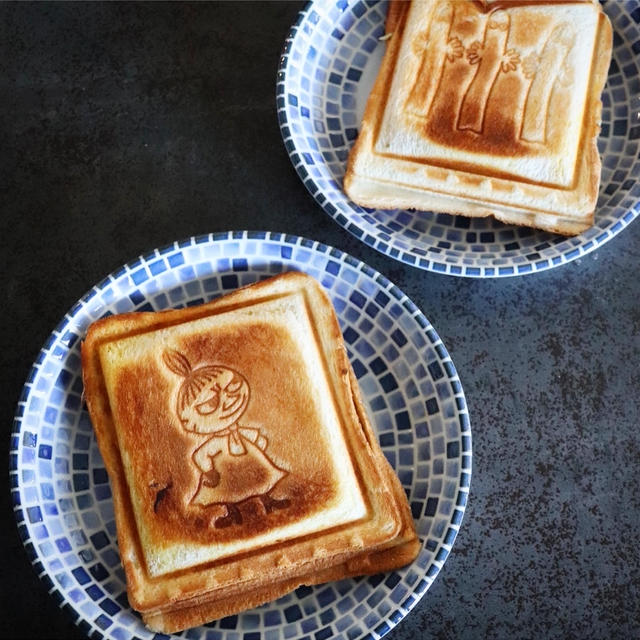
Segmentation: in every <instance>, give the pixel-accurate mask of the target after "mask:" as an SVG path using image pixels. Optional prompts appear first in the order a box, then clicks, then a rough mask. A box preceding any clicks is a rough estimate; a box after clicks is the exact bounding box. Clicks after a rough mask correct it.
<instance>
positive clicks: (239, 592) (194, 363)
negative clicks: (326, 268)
mask: <svg viewBox="0 0 640 640" xmlns="http://www.w3.org/2000/svg"><path fill="white" fill-rule="evenodd" d="M307 323H310V324H308V325H307ZM310 338H311V340H310ZM82 362H83V379H84V384H85V397H86V400H87V406H88V409H89V412H90V415H91V418H92V421H93V423H94V428H95V431H96V436H97V440H98V444H99V446H100V450H101V452H102V455H103V458H104V461H105V467H106V468H107V471H108V473H109V476H110V479H111V483H112V488H113V495H114V508H115V515H116V524H117V528H118V540H119V546H120V552H121V557H122V562H123V565H124V568H125V573H126V576H127V589H128V596H129V600H130V602H131V604H132V606H133V607H134V608H136V609H137V610H139V611H141V612H143V614H144V616H145V620H147V621H148V622H149V624H150V625H152V626H154V628H156V627H157V628H158V629H159V630H160V629H165V627H166V628H167V629H169V627H170V628H171V629H172V630H175V629H176V628H177V627H175V625H176V624H178V625H181V624H182V622H180V621H186V622H188V621H190V620H200V621H202V620H205V619H208V616H210V615H211V614H210V612H213V611H219V612H222V613H220V615H227V613H229V612H230V611H231V608H233V607H236V606H240V605H241V606H242V607H243V608H244V606H245V605H246V606H253V604H257V603H258V602H259V601H262V600H261V598H264V599H265V600H268V599H271V597H272V596H273V597H277V596H278V595H281V594H282V593H285V592H286V591H288V590H290V589H292V588H295V586H298V585H299V584H304V583H305V581H311V582H314V581H318V580H319V579H321V577H322V576H325V575H326V576H335V577H340V576H345V575H355V573H367V572H371V571H377V570H384V569H387V568H391V567H393V566H399V564H406V563H407V562H410V561H411V560H412V559H413V557H415V554H417V551H418V546H419V545H418V544H417V538H416V536H415V529H414V528H413V523H412V520H411V516H410V513H409V510H408V505H407V501H406V498H405V496H404V493H403V492H402V489H401V488H400V486H399V483H398V481H397V478H395V474H394V473H393V471H392V470H391V468H390V467H389V465H388V463H387V462H386V460H385V459H384V456H383V455H382V452H381V451H380V449H379V447H378V445H377V442H376V441H375V438H374V437H373V432H372V431H371V427H370V425H369V424H368V421H367V419H366V414H365V412H364V409H363V408H362V405H361V401H360V399H359V391H358V389H357V385H356V384H355V379H354V378H353V374H352V372H351V367H350V365H349V362H348V359H347V356H346V351H345V349H344V345H343V344H342V338H341V333H340V328H339V326H338V323H337V319H336V317H335V313H334V311H333V308H332V307H331V303H330V301H329V300H328V298H327V296H326V294H325V293H324V291H323V290H322V288H321V287H320V286H319V285H318V284H317V283H316V282H315V281H314V280H313V279H312V278H310V277H308V276H305V275H303V274H298V273H289V274H284V275H282V276H279V277H276V278H273V279H271V280H269V281H267V282H263V283H260V284H257V285H254V286H252V287H248V288H245V289H241V290H238V291H236V292H234V293H232V294H230V295H228V296H226V297H224V298H220V299H218V300H216V301H213V302H211V303H208V304H205V305H202V306H200V307H192V308H187V309H180V310H171V311H164V312H158V313H133V314H125V315H121V316H112V317H110V318H107V319H104V320H101V321H99V322H96V323H94V325H92V326H91V327H90V329H89V332H88V334H87V338H86V340H85V341H84V343H83V345H82ZM305 394H311V395H305ZM323 394H324V395H323ZM327 394H329V395H327ZM214 396H215V397H214ZM316 398H317V399H316ZM196 409H197V410H196ZM332 425H333V426H332ZM342 439H343V440H342ZM340 441H342V442H343V444H342V445H340V444H339V442H340ZM345 446H346V448H344V447H345ZM345 456H346V457H345ZM339 460H342V462H339ZM335 465H337V466H335ZM334 466H335V469H334ZM338 468H339V469H340V470H341V471H340V473H338V472H337V469H338ZM291 585H293V586H291ZM285 587H286V591H283V589H285ZM232 602H235V603H240V604H239V605H238V604H236V605H233V607H232V605H231V604H230V603H232ZM242 603H245V604H242ZM247 603H248V604H247ZM238 610H240V609H237V608H236V609H235V611H238ZM203 616H204V617H203Z"/></svg>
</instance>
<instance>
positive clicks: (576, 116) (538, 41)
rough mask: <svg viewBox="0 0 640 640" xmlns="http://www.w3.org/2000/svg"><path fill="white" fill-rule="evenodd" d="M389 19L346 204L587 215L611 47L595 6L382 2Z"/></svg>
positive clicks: (547, 220) (521, 219)
mask: <svg viewBox="0 0 640 640" xmlns="http://www.w3.org/2000/svg"><path fill="white" fill-rule="evenodd" d="M387 29H388V32H389V33H391V38H390V39H389V41H388V44H387V50H386V52H385V56H384V58H383V62H382V66H381V68H380V71H379V74H378V77H377V79H376V82H375V84H374V87H373V90H372V92H371V94H370V96H369V100H368V102H367V106H366V110H365V115H364V119H363V122H362V127H361V130H360V134H359V136H358V139H357V141H356V144H355V145H354V147H353V149H352V151H351V154H350V156H349V161H348V165H347V171H346V176H345V181H344V186H345V191H346V193H347V194H348V195H349V197H350V198H351V199H352V200H353V201H354V202H356V203H357V204H360V205H362V206H367V207H379V208H383V209H385V208H398V207H400V208H417V209H422V210H432V211H440V212H447V213H459V214H463V215H467V216H487V215H493V216H495V217H496V218H498V219H499V220H502V221H504V222H507V223H512V224H520V225H527V226H532V227H537V228H540V229H545V230H548V231H553V232H558V233H563V234H566V235H572V234H576V233H579V232H581V231H583V230H585V229H587V228H588V227H589V226H591V225H592V224H593V215H594V209H595V205H596V200H597V196H598V185H599V181H600V169H601V165H600V157H599V155H598V149H597V137H598V134H599V131H600V114H601V108H602V105H601V102H600V94H601V92H602V89H603V87H604V83H605V81H606V77H607V71H608V68H609V62H610V59H611V46H612V32H611V24H610V22H609V19H608V18H607V16H606V15H605V14H604V12H603V11H602V9H601V7H600V5H599V4H598V3H597V2H591V1H585V2H575V1H574V2H562V1H558V2H553V1H544V2H535V1H531V0H529V1H525V0H517V1H504V0H494V1H485V2H471V1H467V0H464V1H459V0H424V1H420V2H412V3H409V2H401V1H397V0H392V2H391V3H390V8H389V15H388V20H387Z"/></svg>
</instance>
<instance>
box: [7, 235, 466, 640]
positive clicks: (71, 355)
mask: <svg viewBox="0 0 640 640" xmlns="http://www.w3.org/2000/svg"><path fill="white" fill-rule="evenodd" d="M288 270H300V271H305V272H307V273H309V274H310V275H312V276H314V277H315V278H316V279H318V280H319V281H320V282H321V283H322V284H323V285H324V287H325V288H326V290H327V291H328V293H329V295H330V296H331V299H332V301H333V304H334V306H335V308H336V311H337V314H338V318H339V321H340V324H341V328H342V331H343V334H344V338H345V342H346V345H347V350H348V352H349V357H350V359H351V362H352V364H353V367H354V371H355V373H356V375H357V377H358V380H359V384H360V386H361V389H362V392H363V396H364V399H365V405H366V406H367V407H368V410H369V414H370V416H371V420H372V424H373V425H374V428H375V429H376V432H377V434H378V438H379V440H380V443H381V445H382V448H383V451H384V453H385V455H386V457H387V458H388V459H389V461H390V462H391V464H392V465H393V466H394V467H395V469H396V471H397V473H398V475H399V477H400V480H401V482H402V484H403V486H404V488H405V490H406V492H407V495H408V497H409V501H410V505H411V510H412V512H413V516H414V518H415V521H416V523H417V529H418V534H419V536H420V539H421V541H422V550H421V551H420V554H419V556H418V558H417V559H416V561H415V562H414V563H413V564H412V565H410V566H408V567H406V568H404V569H402V570H399V571H394V572H391V573H387V574H381V575H377V576H372V577H363V578H358V579H349V580H343V581H341V582H335V583H330V584H326V585H320V586H316V587H310V588H308V587H305V588H300V589H298V590H297V591H295V592H294V593H292V594H290V595H287V596H285V597H284V598H281V599H280V600H278V601H276V602H272V603H269V604H266V605H263V606H262V607H259V608H257V609H254V610H252V611H249V612H246V613H243V614H240V615H238V616H231V617H228V618H225V619H223V620H219V621H217V622H214V623H211V624H208V625H206V626H204V627H200V628H196V629H191V630H189V631H185V632H182V633H181V634H178V637H182V638H189V639H191V640H200V639H202V640H205V639H206V640H239V639H240V638H242V639H243V640H244V639H247V638H251V639H252V640H279V639H285V638H294V637H295V638H306V639H309V640H323V639H326V638H344V639H345V640H346V639H349V640H354V639H356V638H379V637H381V636H383V635H384V634H385V633H386V632H387V631H389V629H391V628H392V627H394V626H395V625H396V624H397V623H398V622H399V621H400V620H401V619H402V618H403V617H404V616H405V615H406V614H407V613H408V612H409V611H410V610H411V609H412V608H413V607H414V606H415V604H416V603H417V602H418V600H419V599H420V597H421V596H422V595H424V593H425V592H426V591H427V589H428V588H429V586H430V585H431V583H432V581H433V580H434V578H435V577H436V575H437V574H438V572H439V571H440V569H441V568H442V565H443V563H444V561H445V559H446V558H447V556H448V554H449V552H450V550H451V546H452V544H453V542H454V539H455V537H456V534H457V532H458V529H459V527H460V523H461V521H462V516H463V513H464V509H465V505H466V502H467V496H468V492H469V483H470V478H471V430H470V425H469V418H468V413H467V409H466V404H465V398H464V393H463V390H462V386H461V384H460V380H459V379H458V375H457V373H456V370H455V368H454V365H453V363H452V362H451V359H450V357H449V355H448V354H447V351H446V349H445V347H444V345H443V344H442V341H441V340H440V338H439V337H438V335H437V333H436V332H435V330H434V329H433V328H432V327H431V325H430V324H429V322H428V321H427V319H426V318H425V317H424V315H423V314H422V313H421V311H420V310H419V309H418V308H417V307H416V306H415V304H413V303H412V302H411V300H409V299H408V298H407V297H406V295H405V294H404V293H402V291H400V290H399V289H398V288H397V287H396V286H394V285H393V284H392V283H391V282H389V280H387V279H386V278H385V277H384V276H382V275H380V274H379V273H377V272H375V271H374V270H373V269H371V268H370V267H368V266H367V265H365V264H363V263H361V262H359V261H357V260H356V259H354V258H352V257H351V256H349V255H346V254H344V253H341V252H339V251H337V250H336V249H332V248H331V247H328V246H326V245H322V244H319V243H316V242H312V241H309V240H305V239H303V238H298V237H295V236H285V235H282V234H274V233H267V232H229V233H224V234H215V235H209V236H201V237H197V238H190V239H189V240H186V241H184V242H180V243H175V244H172V245H169V246H167V247H164V248H163V249H159V250H155V251H153V252H151V253H149V254H148V255H146V256H144V257H141V258H139V259H137V260H135V261H134V262H132V263H130V264H128V265H126V266H124V267H122V268H121V269H120V270H118V271H117V272H115V273H113V274H111V275H110V276H108V277H107V278H105V279H104V280H103V281H102V282H100V283H99V284H97V285H96V286H95V287H94V288H93V289H91V290H90V291H89V292H88V293H87V294H86V295H85V296H84V297H83V298H82V299H81V300H80V301H79V302H78V303H77V304H76V305H75V306H74V307H73V308H72V309H71V310H70V311H69V312H68V313H67V315H66V316H65V317H64V318H63V320H62V321H61V322H60V324H59V325H58V326H57V327H56V328H55V330H54V331H53V333H52V334H51V336H50V338H49V339H48V340H47V342H46V344H45V345H44V347H43V348H42V351H41V352H40V354H39V356H38V358H37V360H36V362H35V364H34V366H33V369H32V370H31V372H30V374H29V377H28V379H27V381H26V384H25V386H24V390H23V393H22V395H21V397H20V400H19V403H18V408H17V412H16V417H15V423H14V428H13V434H12V441H11V457H10V476H11V486H12V499H13V505H14V510H15V515H16V518H17V521H18V529H19V532H20V536H21V538H22V540H23V541H24V544H25V547H26V550H27V553H28V555H29V557H30V558H31V560H32V562H33V565H34V567H35V570H36V572H37V573H38V575H39V576H40V577H41V578H42V580H43V581H44V583H45V586H46V588H47V589H48V590H49V591H50V593H51V595H52V596H53V597H54V598H55V599H56V601H57V602H58V603H59V604H60V606H61V607H62V606H64V608H65V609H66V610H67V611H69V612H70V613H71V615H72V616H73V618H74V620H75V621H76V622H77V624H79V625H80V627H81V628H82V629H83V630H84V631H86V633H87V634H88V635H90V636H93V637H96V638H98V637H100V638H102V637H109V638H114V639H117V640H124V639H127V638H134V637H136V638H143V639H149V638H158V639H159V638H166V637H167V636H160V635H156V634H153V633H152V632H151V631H149V630H147V629H146V628H145V627H144V626H143V624H142V622H141V620H140V618H139V617H138V615H137V614H136V613H135V612H133V611H132V610H131V609H130V607H129V605H128V603H127V598H126V593H125V580H124V574H123V571H122V568H121V565H120V560H119V556H118V551H117V543H116V530H115V523H114V516H113V505H112V500H111V492H110V488H109V482H108V478H107V474H106V472H105V469H104V465H103V462H102V459H101V457H100V452H99V450H98V448H97V445H96V441H95V438H94V435H93V431H92V427H91V423H90V421H89V416H88V414H87V412H86V408H85V406H84V404H83V402H82V395H81V394H82V379H81V370H80V343H81V340H82V337H83V336H84V335H85V332H86V330H87V327H88V326H89V325H90V324H91V322H93V321H94V320H97V319H98V318H101V317H103V316H105V315H108V314H111V313H122V312H127V311H134V310H160V309H165V308H167V307H180V306H184V305H192V304H199V303H202V302H205V301H207V300H210V299H211V298H214V297H216V296H219V295H221V294H223V293H226V292H229V291H232V290H234V289H236V288H237V287H239V286H242V285H246V284H249V283H252V282H255V281H257V280H259V279H262V278H266V277H269V276H271V275H274V274H276V273H280V272H283V271H288Z"/></svg>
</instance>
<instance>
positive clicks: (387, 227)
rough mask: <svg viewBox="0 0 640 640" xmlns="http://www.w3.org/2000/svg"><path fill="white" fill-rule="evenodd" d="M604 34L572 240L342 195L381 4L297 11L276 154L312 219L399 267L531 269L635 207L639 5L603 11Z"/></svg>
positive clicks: (639, 172)
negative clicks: (599, 92) (584, 209)
mask: <svg viewBox="0 0 640 640" xmlns="http://www.w3.org/2000/svg"><path fill="white" fill-rule="evenodd" d="M604 9H605V11H606V12H607V13H608V14H609V16H610V18H611V21H612V24H613V28H614V42H613V45H614V49H613V61H612V63H611V67H610V71H609V79H608V82H607V86H606V88H605V91H604V94H603V98H602V100H603V111H602V123H603V124H602V132H601V136H600V139H599V148H600V153H601V155H602V161H603V162H602V164H603V168H602V182H601V187H600V197H599V200H598V206H597V209H596V217H595V224H594V226H593V227H592V228H590V229H588V230H587V231H585V232H584V233H582V234H580V235H578V236H575V237H573V238H566V237H564V236H559V235H555V234H552V233H548V232H544V231H536V230H533V229H528V228H526V227H517V226H514V225H505V224H502V223H500V222H498V221H496V220H494V219H493V218H465V217H462V216H452V215H447V214H434V213H430V212H421V211H414V212H410V211H406V210H394V211H383V210H377V209H363V208H362V207H359V206H358V205H356V204H355V203H353V202H351V201H350V200H349V199H348V198H347V197H346V195H345V194H344V192H343V191H342V179H343V177H344V171H345V165H346V160H347V156H348V154H349V149H350V148H351V145H352V144H353V141H354V140H355V138H356V137H357V134H358V127H359V126H360V121H361V119H362V114H363V112H364V106H365V103H366V100H367V97H368V95H369V91H370V89H371V87H372V85H373V81H374V79H375V76H376V73H377V70H378V67H379V66H380V61H381V59H382V54H383V51H384V47H385V44H384V42H381V41H380V37H381V36H383V35H384V20H385V16H386V3H385V2H380V3H377V2H373V1H370V0H367V1H366V2H365V1H363V0H316V1H315V2H311V3H310V4H309V5H308V6H307V7H306V9H305V10H304V11H303V12H301V14H300V16H299V18H298V20H297V22H296V24H295V25H294V26H293V27H292V29H291V32H290V33H289V36H288V37H287V40H286V42H285V45H284V51H283V56H282V59H281V63H280V69H279V72H278V84H277V100H278V117H279V120H280V127H281V131H282V136H283V138H284V142H285V146H286V148H287V150H288V152H289V155H290V156H291V160H292V162H293V165H294V167H295V169H296V171H297V172H298V174H299V175H300V177H301V178H302V180H303V182H304V184H305V186H306V187H307V189H309V191H310V192H311V193H312V194H313V196H314V197H315V199H316V200H317V201H318V203H319V204H320V205H321V206H322V207H323V208H324V210H325V211H326V212H327V213H328V214H329V215H330V216H331V217H332V218H333V219H334V220H335V221H336V222H337V223H338V224H339V225H341V226H342V227H344V228H345V229H347V230H348V231H350V232H351V233H352V234H354V235H355V236H356V237H358V238H359V239H360V240H362V241H363V242H365V243H366V244H368V245H369V246H371V247H374V248H375V249H377V250H379V251H381V252H382V253H385V254H387V255H388V256H391V257H392V258H395V259H397V260H400V261H402V262H406V263H407V264H411V265H414V266H416V267H419V268H422V269H428V270H430V271H436V272H439V273H447V274H452V275H459V276H472V277H496V276H512V275H519V274H525V273H532V272H537V271H542V270H544V269H549V268H551V267H555V266H558V265H561V264H564V263H566V262H569V261H571V260H574V259H575V258H578V257H580V256H583V255H585V254H586V253H588V252H589V251H592V250H593V249H595V248H596V247H598V246H600V245H602V244H603V243H605V242H607V241H608V240H610V239H611V238H613V237H614V236H615V235H616V234H617V233H619V232H620V231H621V230H622V229H624V228H625V227H626V226H627V225H628V224H629V223H630V222H631V221H632V220H633V219H634V218H635V217H636V216H637V215H638V210H639V209H640V183H639V182H638V178H640V160H639V158H638V150H639V145H640V77H639V71H638V66H639V64H640V28H639V25H638V23H639V22H640V7H639V6H638V2H637V0H632V1H625V2H623V1H622V0H609V2H605V3H604Z"/></svg>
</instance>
